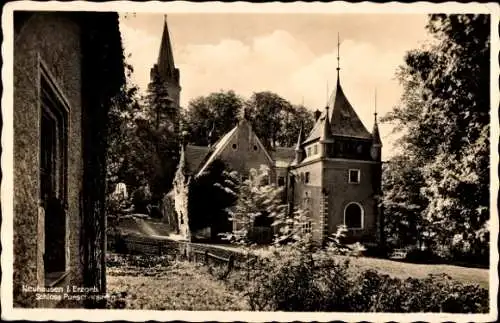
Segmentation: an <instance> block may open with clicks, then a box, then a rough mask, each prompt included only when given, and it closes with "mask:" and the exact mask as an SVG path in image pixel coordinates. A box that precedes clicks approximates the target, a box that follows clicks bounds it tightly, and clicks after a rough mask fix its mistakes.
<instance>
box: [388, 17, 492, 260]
mask: <svg viewBox="0 0 500 323" xmlns="http://www.w3.org/2000/svg"><path fill="white" fill-rule="evenodd" d="M427 29H428V30H429V32H430V33H431V34H432V35H433V36H434V38H435V42H434V43H432V44H430V45H428V46H427V47H425V48H421V49H418V50H413V51H410V52H408V54H407V55H406V57H405V63H404V65H403V66H401V67H400V69H399V71H398V74H397V76H398V78H399V80H400V82H401V84H402V85H403V88H404V93H403V96H402V98H401V103H400V104H399V106H397V107H396V108H395V109H394V111H392V112H391V113H389V114H388V115H387V116H386V117H385V121H389V122H393V123H394V124H396V126H397V128H396V130H398V131H399V132H400V133H401V135H402V136H401V139H400V141H399V146H400V147H401V148H402V151H404V152H405V154H406V155H407V156H408V158H409V162H408V163H407V168H408V170H403V173H406V174H407V175H408V174H411V173H412V172H413V173H414V174H415V176H417V177H418V178H417V181H416V183H413V182H412V181H410V180H405V181H402V182H399V183H397V182H394V183H388V184H386V187H388V188H389V191H387V193H388V194H387V198H385V204H389V207H390V208H392V209H393V210H394V207H393V206H394V205H397V203H398V198H399V197H397V194H396V191H399V192H411V193H410V194H412V195H413V196H412V197H410V198H411V199H413V200H410V201H407V202H406V204H407V205H406V206H405V207H403V208H402V209H401V208H400V209H399V210H398V209H397V208H396V213H399V215H397V217H402V216H403V214H402V213H404V212H406V211H405V208H406V209H408V206H409V205H411V204H413V202H414V201H415V198H417V200H418V199H421V197H420V196H417V194H416V192H419V191H421V192H422V195H423V201H420V203H419V204H418V207H419V208H420V209H421V210H422V211H421V212H420V210H418V209H414V211H410V212H409V214H411V216H412V217H413V216H414V214H418V213H420V219H418V220H417V221H416V222H417V223H418V224H417V226H418V225H419V223H424V222H426V223H427V225H425V231H427V232H428V236H429V237H431V238H432V243H433V245H435V246H443V247H444V248H443V249H444V250H445V251H446V250H447V253H448V255H449V256H453V254H455V255H456V254H462V255H472V256H475V257H476V261H487V258H488V248H489V242H488V241H489V239H488V238H489V237H488V227H487V220H488V218H489V153H490V152H489V122H490V116H489V110H490V93H489V89H490V80H489V71H490V60H489V57H490V36H489V35H490V18H489V16H488V15H469V14H468V15H444V14H438V15H431V16H430V19H429V23H428V25H427ZM411 168H415V169H414V170H411ZM422 202H423V203H422ZM389 217H390V215H389ZM396 227H397V226H394V228H396ZM410 231H411V230H410Z"/></svg>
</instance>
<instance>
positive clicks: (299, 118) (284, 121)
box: [245, 92, 313, 149]
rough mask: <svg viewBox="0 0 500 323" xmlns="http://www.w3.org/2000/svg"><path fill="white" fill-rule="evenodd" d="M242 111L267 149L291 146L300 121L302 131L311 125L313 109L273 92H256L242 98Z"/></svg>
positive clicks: (295, 139)
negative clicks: (243, 105)
mask: <svg viewBox="0 0 500 323" xmlns="http://www.w3.org/2000/svg"><path fill="white" fill-rule="evenodd" d="M245 111H246V113H247V116H248V118H249V120H250V121H251V123H252V127H253V130H254V131H255V133H256V134H257V136H258V137H259V138H260V139H261V140H262V142H263V144H264V146H265V147H266V148H267V149H270V148H274V147H276V146H277V145H280V146H292V145H294V144H295V143H296V142H297V136H298V133H299V129H300V125H301V124H303V125H304V131H310V129H311V128H312V126H313V116H312V113H310V112H308V111H307V110H306V109H305V107H303V106H293V105H292V104H291V103H290V102H288V101H287V100H285V99H283V98H282V97H280V96H279V95H277V94H275V93H272V92H255V93H254V94H253V95H252V96H251V97H250V99H249V100H247V101H246V102H245Z"/></svg>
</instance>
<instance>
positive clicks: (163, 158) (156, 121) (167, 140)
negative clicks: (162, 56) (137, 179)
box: [137, 74, 180, 200]
mask: <svg viewBox="0 0 500 323" xmlns="http://www.w3.org/2000/svg"><path fill="white" fill-rule="evenodd" d="M179 118H180V115H179V107H178V106H176V105H175V103H174V102H173V100H172V99H171V98H170V96H169V93H168V89H167V86H166V83H165V82H164V80H163V79H162V78H161V76H160V75H158V74H155V75H153V79H152V81H151V82H150V84H149V85H148V91H147V95H146V98H145V105H144V108H143V111H142V116H141V117H138V118H137V135H138V136H139V138H140V140H141V142H142V144H143V146H144V148H146V149H148V150H150V151H151V152H152V154H150V156H151V157H152V159H150V160H149V164H150V166H151V170H152V173H151V174H150V177H149V178H150V187H151V192H152V194H153V199H156V200H158V199H161V198H162V197H163V195H164V194H166V193H167V192H168V191H169V190H170V188H171V186H172V181H173V178H174V175H175V170H176V167H177V163H178V161H179V143H180V141H179V136H180V134H179Z"/></svg>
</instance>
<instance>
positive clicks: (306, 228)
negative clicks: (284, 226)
mask: <svg viewBox="0 0 500 323" xmlns="http://www.w3.org/2000/svg"><path fill="white" fill-rule="evenodd" d="M301 229H302V233H303V234H307V233H311V231H312V223H311V221H310V220H309V221H305V222H304V223H302V228H301Z"/></svg>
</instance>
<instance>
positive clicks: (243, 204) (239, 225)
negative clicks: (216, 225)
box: [224, 165, 287, 245]
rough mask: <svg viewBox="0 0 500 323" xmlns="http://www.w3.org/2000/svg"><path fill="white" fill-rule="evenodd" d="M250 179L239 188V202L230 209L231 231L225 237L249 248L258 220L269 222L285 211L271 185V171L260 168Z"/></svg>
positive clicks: (263, 167)
mask: <svg viewBox="0 0 500 323" xmlns="http://www.w3.org/2000/svg"><path fill="white" fill-rule="evenodd" d="M249 175H250V176H249V178H248V179H246V180H243V181H242V182H241V184H240V185H239V188H238V200H237V202H236V205H235V206H234V207H233V208H232V210H230V212H231V218H230V220H231V221H232V222H233V228H234V230H233V232H228V233H226V234H224V238H225V239H227V240H230V241H232V242H234V243H238V244H243V245H249V244H251V243H252V242H253V241H251V239H250V231H251V230H252V228H253V227H254V223H255V220H256V219H257V218H259V217H263V218H268V219H270V221H269V222H270V223H272V220H271V219H273V218H274V217H276V216H278V215H280V214H283V213H285V212H286V207H287V206H286V205H285V204H283V203H282V200H281V197H282V194H281V189H280V188H278V187H277V186H276V185H274V184H271V182H270V176H271V174H270V169H269V167H267V166H265V165H262V166H261V167H260V169H259V170H255V169H253V168H252V169H251V170H250V172H249Z"/></svg>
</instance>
